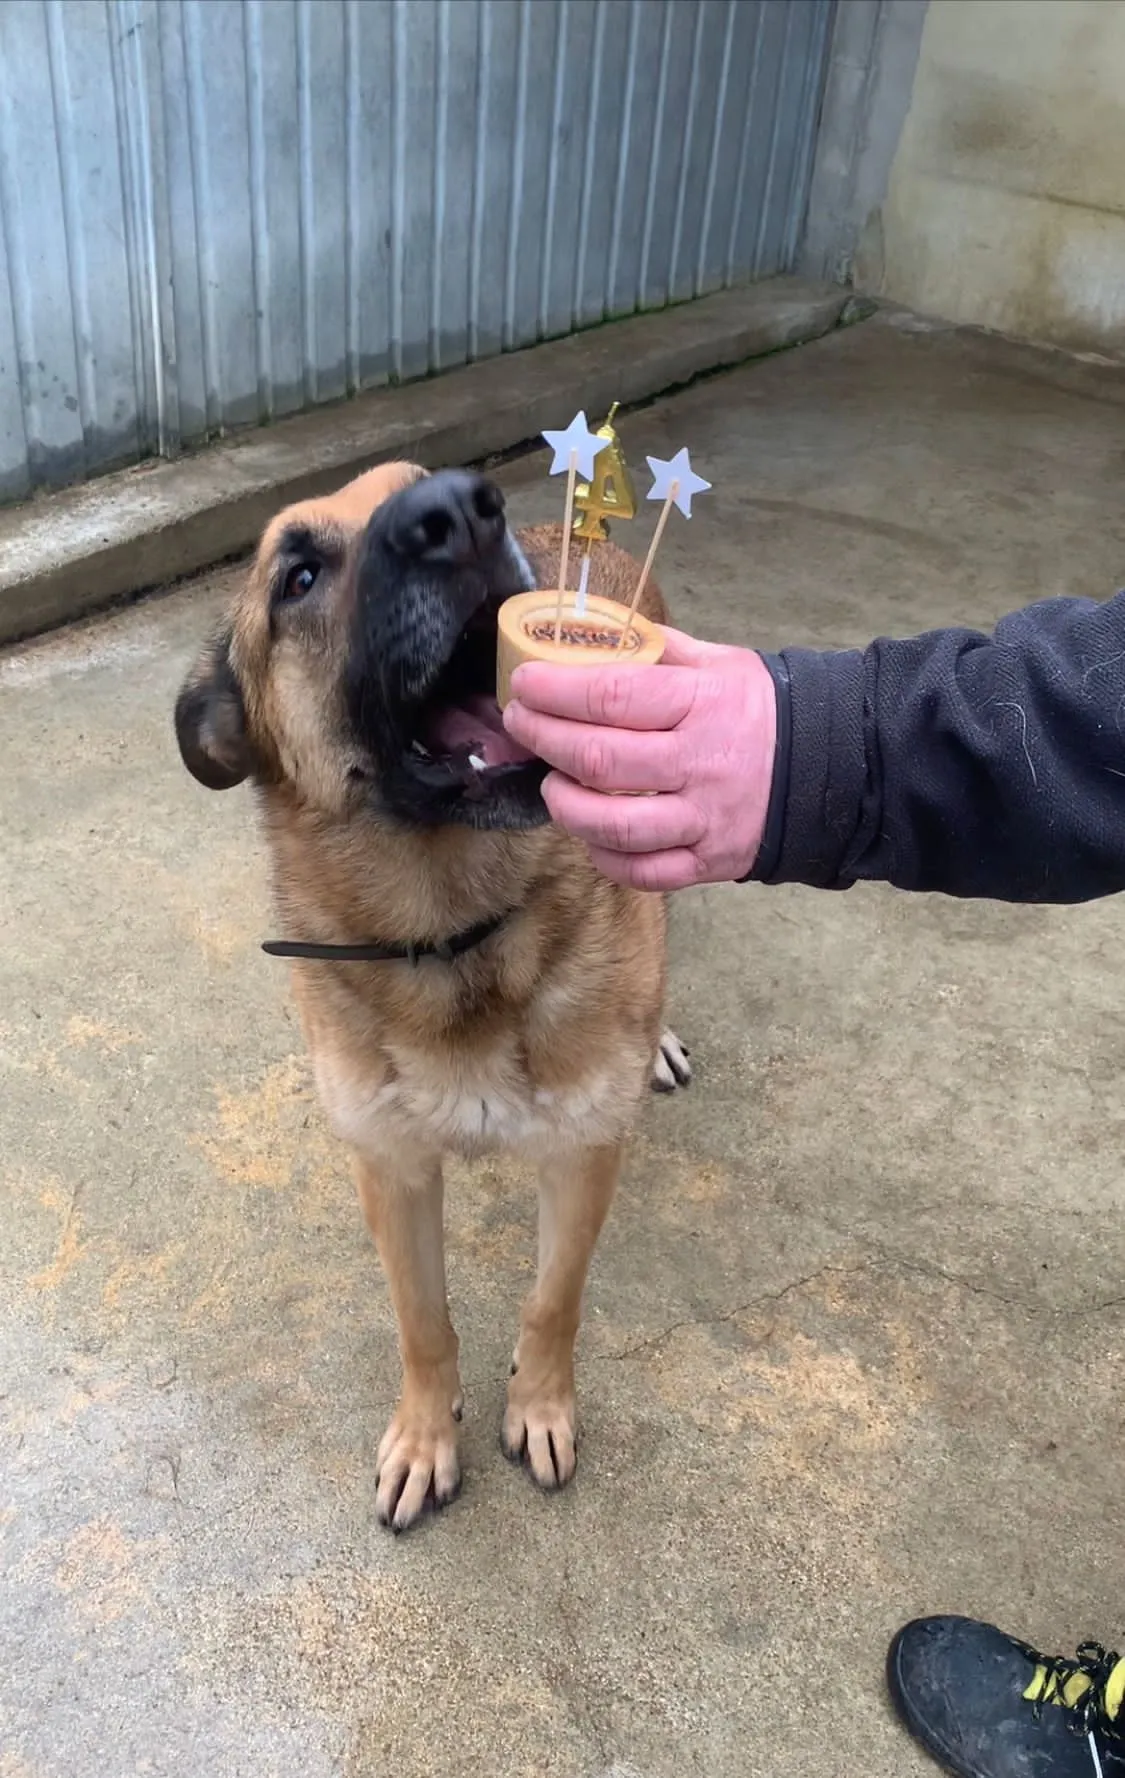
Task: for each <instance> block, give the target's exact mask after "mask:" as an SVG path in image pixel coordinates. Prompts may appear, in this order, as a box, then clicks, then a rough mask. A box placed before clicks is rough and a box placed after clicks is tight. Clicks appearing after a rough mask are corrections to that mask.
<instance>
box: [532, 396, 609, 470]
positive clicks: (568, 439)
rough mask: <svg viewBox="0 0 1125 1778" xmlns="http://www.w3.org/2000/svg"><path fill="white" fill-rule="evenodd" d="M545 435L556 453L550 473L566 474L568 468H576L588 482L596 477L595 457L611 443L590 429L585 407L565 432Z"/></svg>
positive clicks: (546, 433)
mask: <svg viewBox="0 0 1125 1778" xmlns="http://www.w3.org/2000/svg"><path fill="white" fill-rule="evenodd" d="M543 437H544V439H545V440H546V442H547V444H549V445H550V447H551V449H552V450H553V451H554V453H555V455H554V459H553V461H552V463H551V468H550V471H549V474H551V475H566V473H567V472H568V470H571V469H576V470H577V471H578V473H579V475H580V476H581V477H582V479H583V481H587V482H588V481H592V480H593V478H594V458H595V457H596V456H597V454H598V452H599V451H604V450H605V448H606V445H607V444H608V443H609V440H608V438H599V437H598V435H597V433H596V432H591V431H590V428H589V427H588V426H587V424H586V414H585V410H584V409H582V410H580V411H579V412H578V413H576V414H575V416H574V418H573V420H572V421H571V422H570V425H569V426H568V427H567V429H566V431H565V432H544V434H543ZM572 457H573V459H574V461H573V463H572V462H571V458H572Z"/></svg>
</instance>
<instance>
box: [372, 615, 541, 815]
mask: <svg viewBox="0 0 1125 1778" xmlns="http://www.w3.org/2000/svg"><path fill="white" fill-rule="evenodd" d="M497 609H498V605H497V602H496V601H494V600H493V599H488V600H487V601H486V602H485V604H484V605H482V606H481V607H480V608H479V609H478V610H477V611H476V612H475V613H474V615H473V616H472V618H471V619H470V620H469V622H468V624H467V625H466V626H465V628H464V630H463V631H462V632H461V635H460V636H459V637H458V639H457V642H456V644H455V645H454V649H453V653H452V654H451V656H450V658H449V660H448V661H447V662H446V664H445V666H444V667H443V669H442V671H441V673H440V674H439V676H438V678H437V681H436V683H435V685H434V687H433V689H432V691H431V692H430V694H429V695H428V696H427V697H426V698H424V699H423V700H422V701H421V702H420V703H419V704H418V705H416V706H415V707H414V708H413V709H411V710H410V711H409V713H408V714H407V719H406V740H407V745H408V761H407V763H408V764H409V765H410V767H411V769H412V771H413V772H414V773H415V774H416V775H417V776H418V777H420V778H421V779H422V780H423V781H424V782H426V783H428V784H435V783H437V782H442V783H444V784H446V785H448V784H449V783H450V782H451V781H452V782H456V783H459V784H460V785H461V787H462V790H463V792H464V794H465V795H466V796H467V797H469V798H470V799H476V798H479V797H483V796H484V795H486V794H487V792H488V790H489V789H490V788H491V787H492V786H493V785H494V784H498V783H499V782H506V781H508V780H509V779H511V778H513V777H514V776H516V775H517V774H519V773H520V772H521V771H522V769H524V768H527V767H534V768H535V770H536V772H537V774H541V772H542V769H543V768H542V763H541V762H540V761H538V760H536V759H535V756H534V755H533V754H531V753H529V752H528V751H527V749H526V748H525V747H521V746H520V745H519V743H518V742H517V741H513V740H512V738H511V736H510V735H509V734H508V733H507V732H506V730H505V728H504V721H503V718H502V716H501V714H500V706H499V704H498V703H497V702H496V613H497Z"/></svg>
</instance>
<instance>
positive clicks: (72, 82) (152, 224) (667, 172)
mask: <svg viewBox="0 0 1125 1778" xmlns="http://www.w3.org/2000/svg"><path fill="white" fill-rule="evenodd" d="M831 16H832V0H0V498H12V497H18V496H19V495H21V494H24V493H26V492H27V491H28V490H29V489H30V488H32V487H35V486H38V485H53V484H57V483H60V482H64V481H69V480H73V479H75V478H78V477H80V476H82V475H86V474H90V473H92V472H94V471H96V470H99V469H103V468H106V467H109V466H110V465H112V464H115V463H121V462H127V461H131V460H136V459H137V458H138V457H141V456H144V455H145V454H148V453H152V452H155V451H162V452H164V453H165V454H173V453H175V452H176V451H177V450H178V449H179V448H180V447H181V446H182V445H184V444H194V443H197V442H199V441H201V440H203V439H205V438H207V437H208V436H212V435H214V434H216V433H219V432H221V431H223V430H225V429H227V428H229V427H232V426H237V425H245V424H251V423H255V422H263V421H268V420H270V419H271V418H273V417H275V416H276V415H280V414H284V413H291V412H293V411H295V410H297V409H299V408H303V407H306V406H309V405H312V404H314V403H317V402H322V401H330V400H333V399H336V398H338V397H341V396H344V395H347V394H351V393H354V392H355V391H357V390H359V389H363V388H369V387H371V386H373V385H377V384H379V383H384V382H388V381H393V380H394V379H397V378H405V377H415V376H421V375H425V374H427V373H429V372H432V371H436V370H441V369H443V368H446V367H448V366H450V365H454V364H461V363H463V362H465V361H466V359H469V358H476V357H484V356H487V355H488V354H490V353H495V352H499V351H503V350H507V349H510V348H512V347H517V346H523V345H527V344H530V343H531V342H533V341H535V340H538V339H542V338H544V337H547V336H550V335H557V334H561V333H566V332H569V331H570V330H572V329H574V328H579V327H586V326H590V325H592V324H595V323H597V322H599V321H601V320H603V319H604V318H606V317H607V316H613V315H622V314H628V313H631V312H633V311H634V310H636V309H638V308H644V307H653V306H660V305H663V304H665V303H668V302H672V301H677V300H680V299H682V298H685V297H690V296H693V295H698V294H701V293H702V292H705V291H709V290H715V289H718V288H720V287H722V286H724V285H728V284H731V283H737V282H740V281H744V280H747V279H751V278H755V277H761V276H765V275H768V274H770V273H774V272H778V271H784V270H786V269H788V267H789V266H790V265H791V263H792V260H793V256H794V253H795V250H796V247H797V241H798V234H799V230H800V227H801V223H802V219H803V215H804V208H805V202H806V198H807V189H808V181H809V169H810V163H811V156H812V147H813V139H814V134H815V129H816V119H817V112H818V107H819V101H820V92H821V86H822V77H823V70H824V64H825V57H826V53H827V44H828V37H829V26H830V23H831Z"/></svg>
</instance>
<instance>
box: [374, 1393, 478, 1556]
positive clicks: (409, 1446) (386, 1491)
mask: <svg viewBox="0 0 1125 1778" xmlns="http://www.w3.org/2000/svg"><path fill="white" fill-rule="evenodd" d="M459 1408H460V1396H459V1395H458V1398H457V1400H455V1401H454V1402H453V1403H452V1404H451V1403H450V1400H449V1396H448V1394H443V1395H442V1397H441V1398H440V1399H439V1400H434V1399H433V1398H432V1397H430V1396H429V1395H425V1396H419V1395H413V1394H412V1392H411V1391H409V1390H407V1391H404V1393H403V1398H402V1400H401V1401H400V1403H399V1405H398V1409H397V1411H396V1413H395V1417H394V1419H393V1420H392V1421H391V1423H390V1425H389V1426H388V1427H387V1430H386V1432H385V1433H384V1434H383V1438H382V1442H381V1444H380V1446H379V1456H378V1459H377V1467H376V1475H375V1481H376V1493H375V1514H376V1517H377V1518H378V1520H379V1523H380V1525H388V1526H389V1527H390V1529H391V1530H392V1531H406V1530H409V1528H410V1526H411V1525H413V1524H415V1523H416V1522H417V1521H418V1519H420V1518H421V1516H422V1514H423V1513H424V1512H425V1511H426V1509H427V1507H429V1508H432V1509H433V1510H434V1511H438V1510H440V1508H441V1507H443V1506H448V1505H449V1503H450V1501H451V1500H455V1499H456V1498H457V1495H458V1494H459V1493H460V1490H461V1465H460V1462H459V1460H458V1456H457V1420H458V1419H459V1418H460V1413H459Z"/></svg>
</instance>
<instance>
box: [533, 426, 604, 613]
mask: <svg viewBox="0 0 1125 1778" xmlns="http://www.w3.org/2000/svg"><path fill="white" fill-rule="evenodd" d="M543 437H544V438H545V439H546V441H547V443H548V444H549V445H550V447H551V449H552V450H553V451H554V453H555V455H554V458H553V460H552V462H551V469H550V473H551V474H552V475H560V474H561V473H562V471H563V470H564V469H565V470H566V513H565V517H564V519H563V537H562V551H561V553H560V556H559V586H558V595H559V596H558V602H557V604H556V607H555V641H556V642H558V641H559V640H560V639H561V636H562V613H563V593H564V592H565V590H566V572H567V568H568V566H569V562H570V532H571V526H572V525H573V523H574V487H575V481H576V479H577V476H578V472H579V471H581V473H582V475H583V477H584V479H585V480H586V481H592V480H593V476H594V458H595V457H596V456H597V454H598V452H599V451H604V450H605V448H606V445H607V444H608V443H609V440H608V439H607V438H598V436H597V435H596V433H593V432H591V431H590V428H589V427H588V426H587V424H586V415H585V413H584V412H582V411H581V410H580V411H579V412H578V413H576V414H575V416H574V418H573V420H572V421H571V422H570V425H569V426H568V427H567V429H566V431H565V432H544V434H543Z"/></svg>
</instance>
